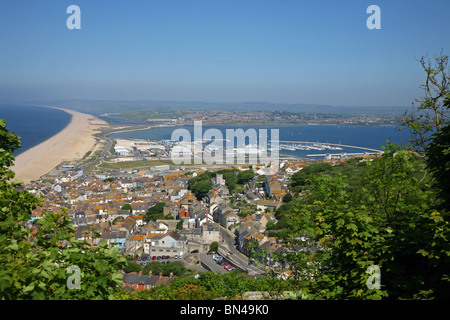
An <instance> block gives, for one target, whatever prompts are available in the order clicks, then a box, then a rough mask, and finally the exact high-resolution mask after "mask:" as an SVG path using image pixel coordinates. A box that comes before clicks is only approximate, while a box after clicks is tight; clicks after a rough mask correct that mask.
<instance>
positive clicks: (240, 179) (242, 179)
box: [237, 169, 255, 184]
mask: <svg viewBox="0 0 450 320" xmlns="http://www.w3.org/2000/svg"><path fill="white" fill-rule="evenodd" d="M254 176H255V172H254V171H253V170H251V169H250V170H244V171H241V172H239V173H238V175H237V183H238V184H246V183H248V182H249V181H250V180H251V179H252V178H253V177H254Z"/></svg>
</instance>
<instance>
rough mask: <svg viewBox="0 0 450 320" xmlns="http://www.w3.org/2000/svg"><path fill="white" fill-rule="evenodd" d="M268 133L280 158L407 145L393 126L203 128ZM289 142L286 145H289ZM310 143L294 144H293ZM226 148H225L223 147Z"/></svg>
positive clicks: (134, 134)
mask: <svg viewBox="0 0 450 320" xmlns="http://www.w3.org/2000/svg"><path fill="white" fill-rule="evenodd" d="M179 128H181V129H187V130H188V131H189V132H190V134H191V137H193V136H194V126H193V125H191V126H169V127H154V128H152V129H149V130H142V131H130V132H123V133H117V134H113V135H111V137H112V138H120V139H145V140H165V139H167V140H170V139H171V137H172V132H173V131H174V130H175V129H179ZM239 128H241V129H243V130H244V132H245V131H246V130H248V129H255V130H256V131H258V130H259V129H267V134H268V137H269V139H270V132H271V129H278V130H279V141H280V143H279V146H280V151H279V153H280V154H285V155H290V156H297V157H306V156H308V155H312V154H327V153H328V154H336V153H360V152H362V153H364V152H369V151H367V150H366V151H364V150H361V149H355V148H349V147H340V146H335V145H332V144H339V145H348V146H357V147H363V148H369V149H374V150H382V146H385V145H387V141H388V140H389V141H391V142H392V143H407V141H408V138H409V133H408V132H407V131H406V130H398V128H396V127H394V126H338V125H326V126H322V125H280V126H276V125H272V126H263V125H255V126H250V125H249V126H237V125H226V126H217V125H215V126H209V125H203V126H202V131H203V132H205V131H206V130H208V129H219V130H220V131H221V132H222V135H223V137H226V129H233V130H236V129H239ZM288 141H289V142H288ZM299 141H302V142H309V143H304V144H301V143H294V142H299ZM224 146H225V145H224Z"/></svg>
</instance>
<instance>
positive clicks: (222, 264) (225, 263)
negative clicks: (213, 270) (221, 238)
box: [220, 261, 230, 266]
mask: <svg viewBox="0 0 450 320" xmlns="http://www.w3.org/2000/svg"><path fill="white" fill-rule="evenodd" d="M229 264H230V263H228V262H226V261H224V262H222V263H221V264H220V265H221V266H226V265H229Z"/></svg>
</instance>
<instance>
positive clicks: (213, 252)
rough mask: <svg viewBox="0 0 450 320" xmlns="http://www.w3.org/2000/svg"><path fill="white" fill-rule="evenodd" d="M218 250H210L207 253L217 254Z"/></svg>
mask: <svg viewBox="0 0 450 320" xmlns="http://www.w3.org/2000/svg"><path fill="white" fill-rule="evenodd" d="M216 253H217V252H215V251H208V252H207V253H206V254H216Z"/></svg>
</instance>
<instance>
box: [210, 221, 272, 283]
mask: <svg viewBox="0 0 450 320" xmlns="http://www.w3.org/2000/svg"><path fill="white" fill-rule="evenodd" d="M220 232H221V236H222V239H223V242H222V243H220V244H219V252H218V253H219V254H220V255H221V256H223V257H224V258H225V259H226V260H228V261H229V262H230V263H231V265H233V266H235V267H237V268H240V269H243V270H247V271H248V273H249V274H264V270H263V269H260V268H257V267H256V266H254V265H251V264H249V259H248V257H247V256H246V255H245V254H243V253H242V252H240V251H239V250H238V249H237V246H236V240H235V235H234V234H233V233H232V232H231V231H229V230H227V229H225V228H223V227H222V226H220ZM229 251H232V252H233V253H232V254H229V253H228V252H229Z"/></svg>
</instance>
